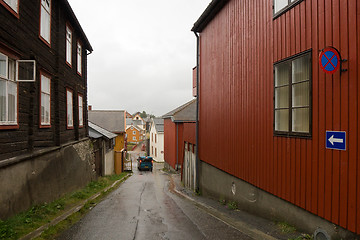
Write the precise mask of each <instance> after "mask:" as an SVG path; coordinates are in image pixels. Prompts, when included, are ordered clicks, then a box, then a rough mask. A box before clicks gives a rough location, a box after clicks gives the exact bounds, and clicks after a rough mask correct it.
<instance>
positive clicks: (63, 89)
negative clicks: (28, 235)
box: [0, 0, 96, 219]
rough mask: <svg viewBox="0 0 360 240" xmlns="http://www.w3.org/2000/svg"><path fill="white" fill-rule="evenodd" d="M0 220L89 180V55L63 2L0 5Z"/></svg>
mask: <svg viewBox="0 0 360 240" xmlns="http://www.w3.org/2000/svg"><path fill="white" fill-rule="evenodd" d="M0 22H1V24H0V181H1V190H0V191H1V192H0V218H1V219H3V218H7V217H9V216H11V215H13V214H15V213H17V212H20V211H24V210H26V209H28V208H29V207H30V206H33V205H36V204H41V203H43V202H50V201H52V200H54V199H57V198H59V197H61V196H62V195H64V194H65V193H68V192H70V191H74V190H76V189H78V188H80V187H82V186H84V185H86V184H87V183H88V182H89V181H90V180H92V179H94V178H95V177H96V174H95V172H94V169H93V159H92V157H91V154H90V153H91V144H90V140H89V138H88V130H87V127H88V126H87V109H86V108H84V106H86V102H87V57H88V54H89V53H91V52H92V50H93V49H92V47H91V45H90V42H89V41H88V39H87V37H86V35H85V33H84V31H83V29H82V27H81V25H80V23H79V21H78V20H77V18H76V16H75V14H74V12H73V10H72V9H71V7H70V5H69V3H68V1H67V0H61V1H60V0H59V1H52V0H48V1H3V0H2V1H0Z"/></svg>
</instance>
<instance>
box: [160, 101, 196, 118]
mask: <svg viewBox="0 0 360 240" xmlns="http://www.w3.org/2000/svg"><path fill="white" fill-rule="evenodd" d="M162 118H163V119H165V118H171V120H172V121H173V122H195V121H196V98H195V99H193V100H191V101H189V102H187V103H185V104H183V105H181V106H180V107H178V108H176V109H174V110H172V111H170V112H168V113H167V114H165V115H163V116H162Z"/></svg>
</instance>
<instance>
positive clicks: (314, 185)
mask: <svg viewBox="0 0 360 240" xmlns="http://www.w3.org/2000/svg"><path fill="white" fill-rule="evenodd" d="M311 9H312V14H311V22H312V31H311V32H312V33H313V34H312V42H313V55H312V56H313V61H312V62H313V66H312V75H313V76H312V79H313V94H312V101H313V110H312V111H313V113H314V115H313V122H312V128H313V139H312V143H313V145H312V150H313V159H314V161H312V172H311V173H312V178H311V181H312V182H311V186H312V187H311V196H312V198H311V200H312V202H311V212H313V213H314V214H317V212H318V165H319V162H318V158H319V154H318V152H319V115H318V114H316V113H318V112H319V96H318V93H319V82H318V81H316V79H318V76H319V73H318V71H319V70H318V57H317V54H318V49H319V47H318V35H317V32H318V14H317V12H318V4H317V1H312V7H311Z"/></svg>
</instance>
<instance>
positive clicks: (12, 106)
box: [8, 82, 17, 122]
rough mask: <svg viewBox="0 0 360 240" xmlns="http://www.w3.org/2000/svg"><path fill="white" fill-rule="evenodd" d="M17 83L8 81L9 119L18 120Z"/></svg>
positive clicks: (10, 120)
mask: <svg viewBox="0 0 360 240" xmlns="http://www.w3.org/2000/svg"><path fill="white" fill-rule="evenodd" d="M16 98H17V84H16V83H13V82H8V121H9V122H16V109H17V104H16Z"/></svg>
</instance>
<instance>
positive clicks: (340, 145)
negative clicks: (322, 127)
mask: <svg viewBox="0 0 360 240" xmlns="http://www.w3.org/2000/svg"><path fill="white" fill-rule="evenodd" d="M326 148H329V149H336V150H346V132H337V131H326Z"/></svg>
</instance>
